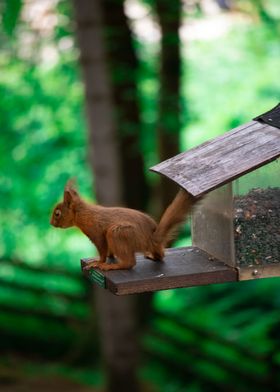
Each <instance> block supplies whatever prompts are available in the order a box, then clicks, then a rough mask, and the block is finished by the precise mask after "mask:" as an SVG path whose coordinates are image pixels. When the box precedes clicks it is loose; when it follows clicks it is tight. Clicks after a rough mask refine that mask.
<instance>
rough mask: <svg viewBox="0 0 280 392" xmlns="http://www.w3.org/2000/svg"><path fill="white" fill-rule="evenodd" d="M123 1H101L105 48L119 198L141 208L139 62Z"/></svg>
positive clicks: (143, 203) (144, 189)
mask: <svg viewBox="0 0 280 392" xmlns="http://www.w3.org/2000/svg"><path fill="white" fill-rule="evenodd" d="M124 3H125V0H103V2H102V4H103V13H104V21H105V34H106V47H107V56H108V61H109V67H110V76H111V82H112V88H113V99H114V104H115V108H116V110H115V121H116V126H117V130H116V133H117V137H118V141H119V143H120V160H121V171H122V173H123V174H124V176H123V192H124V193H123V200H124V202H125V204H126V205H127V206H129V207H130V208H137V209H142V210H145V208H146V204H147V201H148V187H147V182H146V178H145V175H144V163H143V157H142V154H141V147H140V131H141V120H140V109H139V96H138V88H137V86H138V84H137V82H138V70H139V62H138V59H137V56H136V53H135V50H134V46H133V37H132V32H131V29H130V26H129V23H128V19H127V17H126V15H125V11H124Z"/></svg>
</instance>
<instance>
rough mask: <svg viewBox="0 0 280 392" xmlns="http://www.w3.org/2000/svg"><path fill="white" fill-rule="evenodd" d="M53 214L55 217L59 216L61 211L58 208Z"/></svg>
mask: <svg viewBox="0 0 280 392" xmlns="http://www.w3.org/2000/svg"><path fill="white" fill-rule="evenodd" d="M54 215H55V217H56V218H60V216H61V211H60V210H55V213H54Z"/></svg>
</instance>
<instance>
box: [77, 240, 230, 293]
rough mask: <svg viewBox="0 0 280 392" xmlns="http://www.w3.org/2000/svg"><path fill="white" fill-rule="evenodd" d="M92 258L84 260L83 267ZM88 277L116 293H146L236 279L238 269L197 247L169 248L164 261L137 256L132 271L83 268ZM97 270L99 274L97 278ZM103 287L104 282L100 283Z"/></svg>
mask: <svg viewBox="0 0 280 392" xmlns="http://www.w3.org/2000/svg"><path fill="white" fill-rule="evenodd" d="M89 261H91V260H90V259H83V260H82V261H81V262H82V269H83V267H84V266H86V265H87V263H88V262H89ZM83 271H84V273H85V274H86V275H87V277H88V278H89V279H90V280H91V281H92V282H93V283H97V284H100V282H102V278H101V277H103V278H104V283H105V287H106V288H107V289H109V290H110V291H111V292H112V293H114V294H117V295H124V294H135V293H143V292H147V291H157V290H166V289H172V288H179V287H190V286H200V285H206V284H211V283H224V282H234V281H237V271H236V270H235V269H234V268H232V267H229V266H227V265H226V264H224V263H222V262H220V261H218V260H217V259H214V258H212V257H211V256H209V255H208V254H207V253H206V252H204V251H202V250H200V249H198V248H196V247H186V248H177V249H167V250H166V256H165V258H164V262H154V261H151V260H147V259H145V258H144V257H143V256H142V255H138V256H137V264H136V266H135V267H134V268H133V269H132V270H115V271H101V270H98V269H95V270H94V271H95V273H94V275H93V274H92V272H91V270H85V269H83ZM96 273H97V274H99V275H100V276H99V277H98V279H96ZM101 285H102V286H103V284H101Z"/></svg>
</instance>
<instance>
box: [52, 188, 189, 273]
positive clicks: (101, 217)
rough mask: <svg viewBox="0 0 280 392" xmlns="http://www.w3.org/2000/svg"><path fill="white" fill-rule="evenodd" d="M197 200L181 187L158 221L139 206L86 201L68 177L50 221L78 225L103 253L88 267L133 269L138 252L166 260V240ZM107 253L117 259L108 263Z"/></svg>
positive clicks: (155, 259)
mask: <svg viewBox="0 0 280 392" xmlns="http://www.w3.org/2000/svg"><path fill="white" fill-rule="evenodd" d="M195 203H196V199H195V198H194V197H193V196H191V195H190V194H189V193H188V192H186V191H185V190H183V189H181V190H180V191H179V192H178V193H177V195H176V197H175V198H174V200H173V201H172V203H171V204H170V205H169V206H168V207H167V209H166V210H165V212H164V214H163V215H162V218H161V219H160V222H159V224H157V223H156V222H155V221H154V219H153V218H151V217H150V216H149V215H147V214H145V213H143V212H140V211H137V210H133V209H130V208H123V207H102V206H100V205H94V204H90V203H87V202H86V201H84V200H83V199H82V198H81V197H80V195H79V194H78V192H77V190H76V189H75V187H74V186H73V183H72V182H71V181H68V183H67V184H66V185H65V188H64V198H63V201H62V202H61V203H59V204H57V205H56V207H55V208H54V210H53V213H52V217H51V221H50V223H51V224H52V225H53V226H55V227H61V228H68V227H72V226H77V227H78V228H79V229H80V230H81V231H82V232H83V233H84V234H85V235H86V236H87V237H88V238H89V239H90V240H91V241H92V242H93V244H94V245H95V246H96V248H97V250H98V252H99V256H100V257H99V259H98V260H95V261H93V262H91V263H89V265H88V267H89V268H91V267H98V268H100V269H101V270H112V269H130V268H132V267H133V266H134V265H135V264H136V259H135V253H136V252H141V253H143V254H144V256H145V257H146V258H148V259H151V260H154V261H162V260H163V257H164V248H165V246H166V244H167V243H168V241H170V239H171V238H172V236H173V235H174V230H175V229H176V228H177V227H178V225H179V224H181V223H183V221H184V220H185V218H186V215H188V213H189V212H190V210H191V208H192V207H193V205H194V204H195ZM107 257H114V258H115V259H116V260H117V263H110V264H109V263H106V260H107Z"/></svg>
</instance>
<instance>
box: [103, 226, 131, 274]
mask: <svg viewBox="0 0 280 392" xmlns="http://www.w3.org/2000/svg"><path fill="white" fill-rule="evenodd" d="M136 235H137V233H136V232H135V228H134V226H133V225H129V224H125V225H114V226H112V227H110V228H109V229H108V231H107V234H106V239H107V242H108V247H109V249H110V253H111V254H113V255H114V256H115V258H116V259H117V263H114V264H107V263H106V264H102V265H100V266H99V268H100V269H102V270H106V271H108V270H112V269H114V270H116V269H130V268H132V267H134V265H135V264H136V259H135V249H134V246H133V244H134V238H135V236H136Z"/></svg>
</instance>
